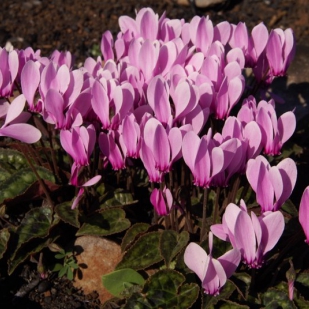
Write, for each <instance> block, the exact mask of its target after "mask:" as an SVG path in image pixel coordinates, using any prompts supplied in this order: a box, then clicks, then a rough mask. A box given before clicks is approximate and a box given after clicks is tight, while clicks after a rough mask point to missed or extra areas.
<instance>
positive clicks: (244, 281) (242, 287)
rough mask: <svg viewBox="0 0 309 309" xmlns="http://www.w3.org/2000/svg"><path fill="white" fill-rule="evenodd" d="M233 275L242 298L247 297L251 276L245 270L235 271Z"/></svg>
mask: <svg viewBox="0 0 309 309" xmlns="http://www.w3.org/2000/svg"><path fill="white" fill-rule="evenodd" d="M233 276H234V281H236V282H235V284H236V285H237V287H238V292H239V294H241V296H242V298H244V299H247V296H248V293H249V288H250V284H251V276H250V275H249V274H247V273H245V272H236V273H234V275H233Z"/></svg>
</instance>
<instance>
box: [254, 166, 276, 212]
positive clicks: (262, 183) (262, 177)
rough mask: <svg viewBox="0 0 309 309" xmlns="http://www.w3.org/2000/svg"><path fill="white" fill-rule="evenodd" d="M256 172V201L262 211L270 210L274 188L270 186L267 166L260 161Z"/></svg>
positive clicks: (272, 203)
mask: <svg viewBox="0 0 309 309" xmlns="http://www.w3.org/2000/svg"><path fill="white" fill-rule="evenodd" d="M253 172H254V171H253ZM255 172H256V173H258V180H257V191H256V201H257V202H258V204H259V205H260V206H261V207H262V211H263V212H265V211H271V210H272V209H273V206H274V193H275V192H274V188H273V186H272V183H271V180H270V177H269V172H268V170H267V167H266V166H265V165H264V164H263V163H261V164H260V166H259V169H258V170H257V171H255Z"/></svg>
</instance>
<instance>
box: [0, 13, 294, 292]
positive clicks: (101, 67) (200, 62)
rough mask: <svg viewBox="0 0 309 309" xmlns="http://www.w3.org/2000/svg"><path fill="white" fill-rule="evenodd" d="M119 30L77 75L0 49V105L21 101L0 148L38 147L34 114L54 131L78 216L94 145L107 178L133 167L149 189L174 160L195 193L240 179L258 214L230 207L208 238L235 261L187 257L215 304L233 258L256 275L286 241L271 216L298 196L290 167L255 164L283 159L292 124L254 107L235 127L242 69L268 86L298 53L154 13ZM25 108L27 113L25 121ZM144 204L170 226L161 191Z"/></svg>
mask: <svg viewBox="0 0 309 309" xmlns="http://www.w3.org/2000/svg"><path fill="white" fill-rule="evenodd" d="M119 26H120V29H121V31H120V32H119V33H118V35H117V38H116V39H115V40H114V39H113V37H112V35H111V33H110V32H109V31H107V32H105V33H104V34H103V36H102V41H101V51H102V54H103V58H104V61H102V59H101V58H100V57H98V59H97V60H94V59H92V58H88V59H86V61H85V63H84V64H83V66H82V67H81V68H79V69H73V68H72V56H71V54H70V53H69V52H65V53H63V52H59V51H55V52H54V53H53V54H52V55H51V56H50V57H49V58H47V57H41V56H40V52H39V51H36V52H34V51H33V50H32V49H31V48H27V49H25V50H20V51H17V50H13V51H7V50H5V49H0V96H1V97H3V98H8V97H10V96H11V95H12V94H13V91H14V89H15V85H20V88H21V91H22V93H23V94H21V95H20V96H18V97H17V98H15V99H14V100H13V101H12V102H11V103H8V102H7V101H4V100H2V101H0V119H3V123H2V126H1V128H0V136H8V137H12V138H16V139H19V140H21V141H23V142H26V143H34V142H37V141H38V140H39V139H40V138H41V133H40V132H39V130H38V129H36V128H35V127H33V126H32V125H30V124H27V123H25V122H27V121H28V119H29V117H30V116H31V113H37V114H39V115H40V117H42V119H43V120H44V121H45V122H46V123H48V124H51V125H53V126H54V128H55V129H58V130H60V142H61V145H62V147H63V149H64V150H65V151H66V152H67V153H68V154H69V155H70V156H71V157H72V159H73V161H74V163H73V164H72V168H71V184H73V185H75V186H76V187H79V188H80V190H79V193H78V196H77V199H76V200H75V201H74V203H73V207H76V206H77V203H78V201H79V200H80V198H81V196H82V194H83V192H84V187H86V186H90V185H93V184H95V183H97V182H98V181H99V180H100V178H101V176H100V175H97V176H92V178H91V179H88V180H86V181H85V180H83V181H80V179H79V174H80V172H81V170H82V168H83V167H84V166H88V165H89V164H90V162H91V155H92V153H93V151H94V149H95V145H96V144H97V145H98V147H99V148H100V151H101V157H102V159H103V161H104V166H106V165H107V164H110V165H111V166H112V168H113V169H114V170H119V169H123V168H125V167H126V166H128V165H129V164H133V163H132V162H134V160H132V159H140V160H141V161H142V163H143V165H144V167H145V169H146V170H147V173H148V176H149V181H150V182H155V183H160V182H162V181H163V179H164V175H165V174H166V173H168V172H170V171H171V170H173V168H174V166H175V162H177V161H178V160H180V159H181V158H183V160H184V162H185V164H186V165H187V166H188V168H189V169H190V170H191V172H192V175H193V178H194V180H193V181H194V185H196V186H200V187H203V188H208V187H210V186H227V185H228V184H229V180H230V179H231V177H232V176H233V175H235V174H246V176H247V179H248V181H249V183H250V185H251V186H252V189H253V190H254V191H255V192H256V197H257V202H258V203H259V204H260V205H261V209H262V213H263V214H262V215H261V216H260V217H259V218H258V217H257V216H256V215H255V214H254V213H251V215H249V214H248V212H247V208H246V205H245V204H244V202H241V206H240V208H239V207H237V206H236V205H234V204H230V205H228V207H227V209H226V213H225V215H224V216H223V221H222V224H220V225H215V226H213V227H212V232H213V234H215V235H216V236H218V237H219V238H221V239H224V240H229V241H230V242H231V243H232V245H233V247H234V249H233V250H232V251H230V252H229V253H227V254H226V255H224V256H222V257H220V258H219V259H217V260H216V259H214V258H212V256H211V253H210V254H209V255H207V254H206V252H204V251H203V249H201V248H199V247H197V245H196V244H191V245H189V247H188V248H187V250H186V253H185V262H186V263H187V265H188V267H189V268H191V269H192V270H193V271H195V272H196V273H197V274H198V276H199V277H200V279H201V280H202V282H203V287H204V289H205V291H206V292H207V293H210V294H217V293H218V292H219V289H220V288H221V287H222V285H223V284H224V283H225V281H226V279H227V278H228V277H229V276H230V275H231V274H232V272H234V270H235V269H236V267H237V265H238V263H239V261H240V256H242V259H243V260H244V261H245V262H246V263H247V264H248V265H249V266H250V267H260V266H261V263H262V261H263V256H264V254H265V253H267V252H268V251H269V250H271V249H272V248H273V247H274V245H275V244H276V242H277V241H278V239H279V237H280V235H281V234H282V231H283V227H284V221H283V217H282V214H281V213H280V212H279V211H278V210H279V209H280V207H281V205H282V204H283V203H284V202H285V201H286V199H287V198H288V197H289V196H290V194H291V192H292V190H293V188H294V186H295V182H296V175H297V171H296V166H295V163H294V162H293V161H292V160H291V159H285V160H283V161H282V162H280V163H279V164H278V165H277V166H273V167H271V166H270V165H269V163H268V161H267V160H266V159H265V158H264V157H263V156H262V155H261V153H262V152H264V153H265V154H267V155H272V156H273V155H278V154H280V151H281V148H282V146H283V144H284V143H285V142H286V141H287V140H288V139H289V138H290V137H291V135H292V134H293V132H294V130H295V127H296V119H295V115H294V113H293V112H291V111H290V112H286V113H285V114H283V115H281V116H280V117H279V118H277V115H276V112H275V102H274V101H273V100H270V101H268V102H267V101H265V100H262V101H260V102H256V100H255V98H254V97H252V96H249V97H248V98H245V99H244V100H243V103H242V106H241V107H240V109H239V112H238V114H237V115H236V114H235V113H234V114H233V115H232V111H233V108H234V107H235V105H237V104H238V103H239V102H240V100H241V98H242V96H243V94H244V91H245V88H246V85H245V77H244V69H245V68H250V69H252V71H253V72H254V75H255V78H256V80H257V81H258V82H259V84H264V85H265V84H269V83H271V82H272V80H273V79H274V78H275V77H276V76H281V75H284V74H285V73H286V71H287V69H288V66H289V64H290V62H291V61H292V59H293V56H294V53H295V42H294V37H293V33H292V30H291V29H287V30H285V31H283V30H281V29H275V30H272V31H271V32H270V33H269V32H268V30H267V28H266V27H265V25H264V24H263V23H260V24H259V25H257V26H256V27H254V28H253V29H252V31H251V33H249V32H248V30H247V27H246V25H245V24H244V23H239V24H238V25H234V24H231V23H228V22H222V23H220V24H218V25H215V26H214V25H213V23H212V22H211V20H210V19H209V18H208V17H198V16H196V17H194V18H193V19H192V20H191V21H190V22H185V21H184V20H178V19H173V20H171V19H168V18H167V17H166V16H165V14H163V15H162V16H161V17H159V16H158V15H157V14H155V13H154V12H153V11H152V9H150V8H144V9H141V10H140V11H139V12H138V13H137V15H136V18H135V19H132V18H130V17H128V16H122V17H120V19H119ZM25 102H27V109H28V111H29V112H31V113H29V112H23V109H24V106H25ZM209 119H212V120H214V121H217V122H220V121H221V120H224V123H223V126H222V129H217V130H215V129H214V128H213V126H212V127H211V125H210V121H208V120H209ZM221 123H222V121H221ZM151 203H152V204H153V205H154V208H155V209H156V211H157V212H158V213H159V215H166V214H167V213H168V212H169V211H170V210H171V208H172V206H173V194H172V192H171V191H170V189H169V188H167V187H165V188H164V190H159V189H155V190H153V192H152V195H151ZM244 231H245V232H244ZM210 244H211V245H210V248H211V247H212V234H211V236H210ZM210 251H211V249H210ZM194 259H198V262H199V263H200V264H196V265H195V262H193V260H194ZM209 278H210V279H211V280H210V279H209Z"/></svg>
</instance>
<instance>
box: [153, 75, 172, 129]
mask: <svg viewBox="0 0 309 309" xmlns="http://www.w3.org/2000/svg"><path fill="white" fill-rule="evenodd" d="M147 99H148V103H149V105H150V107H151V108H152V110H153V111H154V113H155V116H156V118H157V119H158V120H159V121H160V122H161V123H162V124H163V125H166V124H167V122H168V120H169V118H170V116H171V106H170V102H169V87H168V85H167V83H166V81H165V80H164V79H163V78H162V76H160V75H158V76H155V77H154V78H152V79H151V81H150V83H149V85H148V88H147Z"/></svg>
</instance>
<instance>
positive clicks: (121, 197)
mask: <svg viewBox="0 0 309 309" xmlns="http://www.w3.org/2000/svg"><path fill="white" fill-rule="evenodd" d="M137 202H138V201H137V200H134V199H133V195H132V194H131V193H129V192H124V191H123V190H122V189H116V190H115V192H114V196H113V197H112V198H110V199H108V200H107V201H105V202H104V203H103V205H102V208H104V207H119V206H125V205H132V204H136V203H137Z"/></svg>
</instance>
